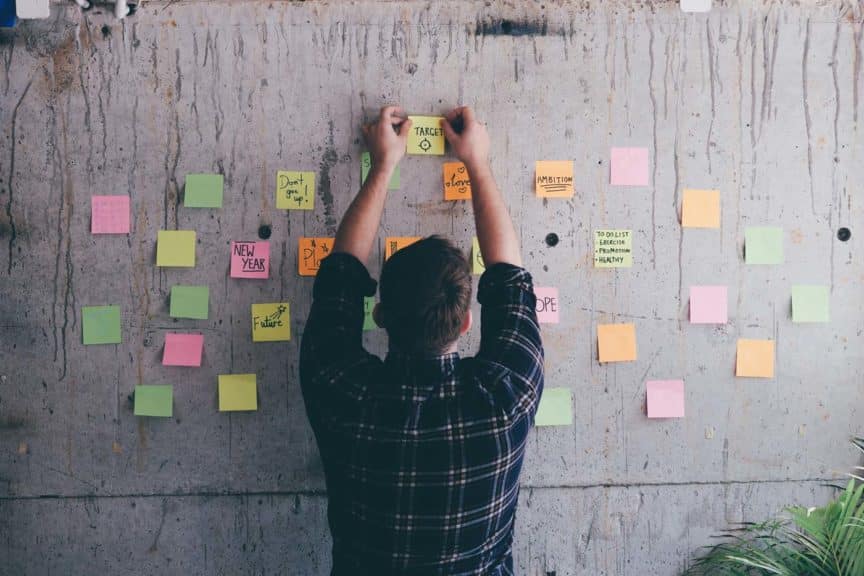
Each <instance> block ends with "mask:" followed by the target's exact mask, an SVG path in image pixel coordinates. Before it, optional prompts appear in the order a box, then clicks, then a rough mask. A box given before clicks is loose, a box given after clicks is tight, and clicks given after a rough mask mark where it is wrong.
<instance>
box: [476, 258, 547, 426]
mask: <svg viewBox="0 0 864 576" xmlns="http://www.w3.org/2000/svg"><path fill="white" fill-rule="evenodd" d="M477 300H478V301H479V302H480V306H481V311H480V351H479V352H478V354H477V358H479V359H481V360H484V361H487V362H492V363H495V364H498V365H500V366H503V367H505V368H506V369H508V370H509V371H510V373H511V375H512V376H515V377H516V380H517V381H518V382H519V385H520V386H519V387H520V388H522V390H521V394H522V395H523V396H524V398H523V400H522V401H521V402H519V404H520V405H521V406H523V407H524V408H525V409H527V410H528V411H530V413H531V414H532V415H533V413H534V412H535V411H536V408H537V404H538V402H539V400H540V395H541V394H542V392H543V342H542V340H541V338H540V326H539V324H538V322H537V310H536V302H537V299H536V297H535V296H534V285H533V282H532V279H531V274H529V273H528V271H527V270H525V269H524V268H520V267H518V266H513V265H512V264H505V263H498V264H495V265H494V266H491V267H489V268H487V269H486V271H485V272H484V273H483V276H481V277H480V287H479V289H478V291H477Z"/></svg>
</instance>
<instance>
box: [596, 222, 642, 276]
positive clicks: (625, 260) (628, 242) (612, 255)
mask: <svg viewBox="0 0 864 576" xmlns="http://www.w3.org/2000/svg"><path fill="white" fill-rule="evenodd" d="M631 266H633V232H632V231H631V230H595V231H594V267H595V268H630V267H631Z"/></svg>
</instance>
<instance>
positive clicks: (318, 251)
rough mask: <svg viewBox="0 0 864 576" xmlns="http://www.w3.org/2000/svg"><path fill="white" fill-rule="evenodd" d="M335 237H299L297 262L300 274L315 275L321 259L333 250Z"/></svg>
mask: <svg viewBox="0 0 864 576" xmlns="http://www.w3.org/2000/svg"><path fill="white" fill-rule="evenodd" d="M334 240H335V238H300V249H299V250H298V251H297V263H298V265H299V267H300V275H301V276H315V275H316V274H318V268H320V267H321V260H323V259H324V258H326V257H327V256H329V255H330V252H332V251H333V242H334Z"/></svg>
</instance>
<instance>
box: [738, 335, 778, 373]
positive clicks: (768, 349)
mask: <svg viewBox="0 0 864 576" xmlns="http://www.w3.org/2000/svg"><path fill="white" fill-rule="evenodd" d="M735 375H736V376H738V377H739V378H747V377H749V378H773V377H774V341H773V340H746V339H744V338H742V339H740V340H738V354H737V358H736V360H735Z"/></svg>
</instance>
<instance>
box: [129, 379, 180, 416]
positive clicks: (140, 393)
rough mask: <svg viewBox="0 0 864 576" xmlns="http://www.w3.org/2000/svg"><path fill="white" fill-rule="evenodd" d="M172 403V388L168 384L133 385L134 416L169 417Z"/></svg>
mask: <svg viewBox="0 0 864 576" xmlns="http://www.w3.org/2000/svg"><path fill="white" fill-rule="evenodd" d="M173 404H174V390H173V389H172V388H171V386H170V385H167V386H136V387H135V416H162V417H165V418H170V417H171V414H172V407H173Z"/></svg>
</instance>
